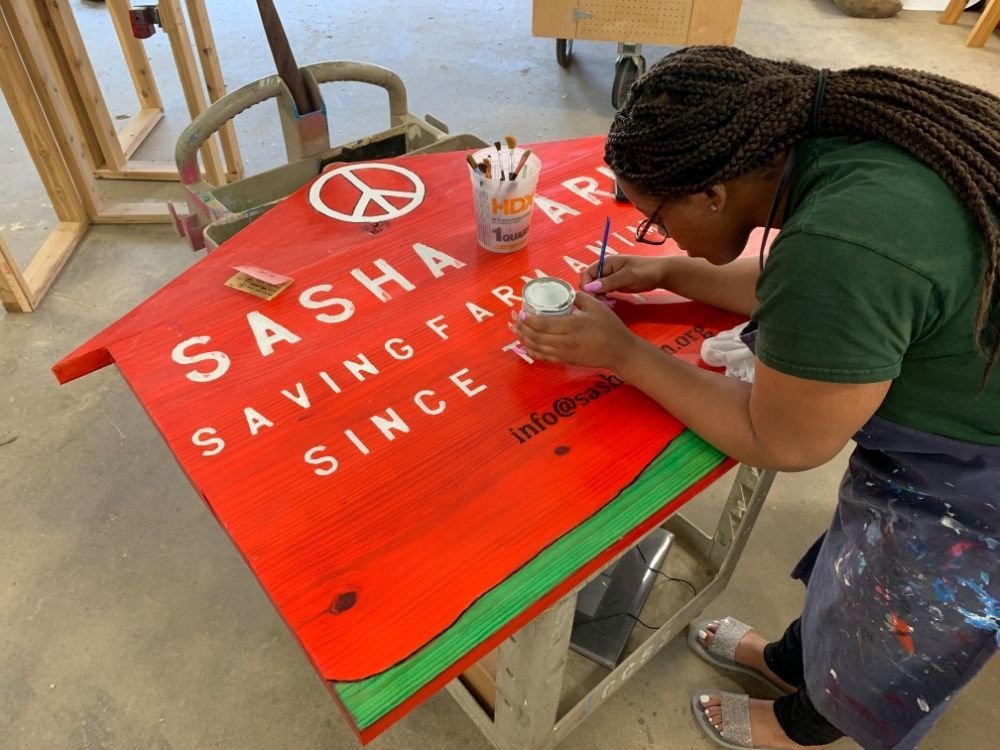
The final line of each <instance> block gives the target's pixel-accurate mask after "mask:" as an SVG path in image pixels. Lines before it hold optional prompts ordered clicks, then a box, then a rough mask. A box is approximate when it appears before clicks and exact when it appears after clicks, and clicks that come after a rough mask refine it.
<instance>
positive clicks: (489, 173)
mask: <svg viewBox="0 0 1000 750" xmlns="http://www.w3.org/2000/svg"><path fill="white" fill-rule="evenodd" d="M492 165H493V162H491V161H490V160H489V159H483V160H482V161H481V162H479V168H480V169H481V170H482V172H483V174H484V175H485V176H486V179H487V180H489V179H492V178H493V170H492V169H491V167H492Z"/></svg>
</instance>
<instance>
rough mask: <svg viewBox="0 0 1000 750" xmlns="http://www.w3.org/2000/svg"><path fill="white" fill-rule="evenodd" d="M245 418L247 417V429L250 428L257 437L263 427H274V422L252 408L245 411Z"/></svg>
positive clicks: (251, 432)
mask: <svg viewBox="0 0 1000 750" xmlns="http://www.w3.org/2000/svg"><path fill="white" fill-rule="evenodd" d="M243 416H244V417H246V420H247V427H249V428H250V434H251V435H256V434H257V433H258V432H260V428H261V427H274V422H272V421H271V420H270V419H268V418H267V417H265V416H264V415H263V414H261V413H260V412H259V411H257V410H256V409H254V408H253V407H251V406H248V407H247V408H245V409H244V410H243Z"/></svg>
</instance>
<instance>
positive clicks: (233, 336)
mask: <svg viewBox="0 0 1000 750" xmlns="http://www.w3.org/2000/svg"><path fill="white" fill-rule="evenodd" d="M534 148H535V152H536V153H537V154H538V155H539V156H540V158H541V160H542V163H543V169H542V174H541V179H540V182H539V187H538V194H537V196H536V197H535V209H534V211H535V213H534V218H533V223H532V227H531V238H530V241H529V242H528V246H527V247H526V248H525V249H524V250H521V251H519V252H515V253H511V254H507V255H501V254H492V253H489V252H486V251H484V250H482V249H480V248H479V247H478V245H477V243H476V239H475V236H476V233H475V229H474V221H473V216H472V200H471V190H470V180H469V169H468V167H467V165H466V162H465V158H464V154H438V155H430V156H414V157H402V158H398V159H392V160H388V161H384V162H377V163H367V164H351V165H343V164H337V165H332V166H331V167H330V168H329V169H328V170H327V171H326V172H324V173H323V174H322V175H321V176H320V177H318V178H317V179H316V180H315V181H313V182H312V183H310V184H309V185H306V186H305V187H303V188H302V189H301V190H299V191H298V192H296V193H295V194H293V195H292V196H290V197H289V198H288V199H287V200H285V201H284V202H282V203H280V204H278V205H277V206H276V207H275V208H273V209H272V210H270V211H269V212H268V213H267V214H265V215H264V216H263V217H261V218H260V219H258V220H257V221H256V222H254V223H253V224H252V225H250V226H249V227H248V228H247V229H245V230H243V231H242V232H240V233H239V234H237V235H236V236H235V237H233V238H232V239H231V240H229V241H228V242H226V243H224V244H223V245H222V246H221V247H220V248H219V249H218V250H217V251H215V252H214V253H212V254H211V255H209V256H208V257H206V258H204V259H203V260H202V261H200V262H199V263H197V264H195V265H194V266H193V267H192V268H190V269H189V270H188V271H186V272H185V273H183V274H181V275H180V276H179V277H178V278H177V279H175V280H174V281H172V282H171V283H169V284H168V285H167V286H166V287H164V288H163V289H162V290H160V291H159V292H157V293H156V294H154V295H153V296H152V297H151V298H150V299H148V300H147V301H146V302H144V303H142V304H141V305H139V306H138V307H137V308H136V309H135V310H133V311H132V312H130V313H128V314H127V315H126V316H124V317H123V318H122V319H121V320H119V321H118V322H117V323H115V324H114V325H112V326H110V327H109V328H107V329H106V330H104V331H103V332H101V333H99V334H98V335H97V336H95V337H94V338H93V339H92V340H90V341H89V342H87V343H86V344H84V345H83V346H81V347H80V348H79V349H77V350H76V351H74V352H73V353H72V354H70V355H69V356H67V357H66V358H65V359H63V360H62V361H61V362H59V363H58V364H56V365H55V367H54V368H53V369H54V372H55V373H56V376H57V377H58V378H59V380H60V381H61V382H67V381H70V380H72V379H74V378H77V377H79V376H81V375H84V374H87V373H89V372H92V371H94V370H96V369H99V368H101V367H104V366H105V365H108V364H111V363H112V362H114V363H115V364H116V365H117V367H118V369H119V371H120V372H121V374H122V376H123V377H124V379H125V380H126V382H127V383H128V384H129V386H130V387H131V388H132V389H133V391H134V392H135V394H136V396H137V398H138V399H139V400H140V402H141V403H142V405H143V407H144V408H145V409H146V411H147V412H148V414H149V416H150V418H151V419H152V421H153V422H154V424H155V425H156V426H157V428H158V429H159V430H160V432H161V434H162V435H163V437H164V438H165V440H166V441H167V444H168V445H169V447H170V450H171V451H172V452H173V453H174V455H175V456H176V458H177V460H178V462H179V463H180V466H181V467H182V469H183V470H184V471H185V473H186V474H187V475H188V477H189V478H190V480H191V482H192V484H193V485H194V486H195V488H196V489H197V491H198V493H199V494H200V495H201V496H202V498H203V499H204V501H205V502H206V503H207V504H208V506H209V508H210V509H211V510H212V512H213V513H214V514H215V516H216V518H217V520H218V522H219V523H220V524H221V526H222V527H223V528H224V529H225V531H226V533H227V534H228V535H229V536H230V538H231V539H232V541H233V543H234V544H235V545H236V547H237V548H238V550H239V551H240V553H241V554H242V555H243V557H244V559H245V560H246V563H247V565H248V566H249V567H250V569H251V570H252V571H253V573H254V575H255V576H256V578H257V579H258V581H259V582H260V584H261V586H262V587H263V589H264V591H265V592H266V594H267V595H268V596H269V597H270V599H271V601H272V602H273V604H274V606H275V607H276V608H277V610H278V611H279V613H280V614H281V616H282V618H283V619H284V621H285V622H286V623H287V625H288V627H289V628H290V629H291V630H292V632H293V633H294V635H295V636H296V638H297V639H298V640H299V642H300V644H301V645H302V647H303V649H304V650H305V652H306V654H307V655H308V656H309V658H310V660H311V662H312V664H313V665H314V667H315V669H316V670H317V671H318V672H319V674H320V675H321V676H322V678H323V679H324V681H325V682H326V684H327V686H328V687H329V689H330V692H331V694H332V695H333V696H334V698H335V699H336V701H337V702H338V703H339V705H340V706H341V707H342V709H343V711H344V714H345V715H346V717H347V718H348V720H349V721H350V722H351V724H352V726H353V728H354V729H355V731H356V732H357V734H358V735H359V737H360V738H361V740H362V741H363V742H368V741H370V740H371V739H372V738H374V737H376V736H377V735H378V734H380V733H381V732H383V731H384V730H385V729H386V728H387V727H389V726H390V725H391V724H392V723H393V722H395V721H397V720H398V719H399V718H401V717H402V716H404V715H405V714H406V713H407V712H408V711H410V710H412V709H413V708H415V707H416V706H418V705H419V704H420V703H421V702H422V701H424V700H426V698H427V697H429V696H430V695H432V694H433V693H434V692H435V691H437V690H439V689H440V688H442V687H444V686H446V685H447V686H448V688H449V690H450V691H451V692H452V693H453V694H454V695H455V696H456V698H457V699H458V701H459V703H460V704H461V705H462V706H463V708H465V709H466V710H467V711H468V712H469V713H470V715H472V716H473V718H474V719H475V720H476V722H477V724H478V725H479V726H480V727H481V728H482V729H483V731H484V732H485V733H486V734H487V736H488V737H489V739H490V740H491V741H492V742H493V743H494V744H496V745H497V746H499V747H502V748H511V749H513V748H518V749H519V750H520V749H529V750H530V749H531V748H542V747H551V746H553V745H554V744H556V743H557V742H558V741H559V740H561V739H562V738H563V737H564V736H565V735H566V734H567V733H568V732H569V731H570V730H571V729H572V728H573V726H575V725H576V724H578V723H579V722H580V721H581V720H582V719H583V718H584V717H585V716H586V714H587V713H589V712H590V711H591V710H593V708H594V707H596V706H597V705H599V704H600V703H601V702H602V701H603V700H604V699H605V698H607V697H608V696H609V695H610V694H611V693H612V692H614V690H616V689H617V688H618V687H620V686H621V685H622V684H623V683H624V682H625V681H627V680H628V679H629V678H630V677H631V676H632V675H634V674H635V671H636V669H637V667H638V666H639V665H641V664H642V663H644V662H646V661H648V659H649V658H650V657H651V656H652V655H653V654H654V653H655V652H656V651H657V650H658V649H659V648H660V647H662V646H663V645H664V644H665V643H666V642H667V641H668V640H669V639H670V638H671V637H673V636H674V635H675V634H676V633H677V632H678V631H679V630H680V629H681V628H682V627H683V626H684V625H685V624H686V622H687V621H688V620H690V619H691V618H693V617H694V616H696V615H697V614H698V613H699V612H700V611H701V610H702V609H703V608H704V607H705V605H706V604H707V603H708V602H709V601H710V600H711V599H712V598H713V597H714V596H716V595H717V594H718V593H719V592H720V591H721V590H722V589H723V588H724V587H725V585H726V583H727V582H728V580H729V577H730V575H731V573H732V570H733V567H734V565H735V564H736V561H737V559H738V557H739V555H740V553H741V551H742V549H743V545H744V543H745V541H746V538H747V535H748V534H749V531H750V529H751V527H752V525H753V523H754V520H755V518H756V516H757V513H758V512H759V510H760V505H761V503H762V502H763V499H764V496H765V495H766V493H767V489H768V487H769V485H770V481H771V478H772V475H771V474H770V473H768V472H758V471H756V470H754V469H751V468H749V467H740V468H739V470H738V471H737V473H736V481H735V484H734V486H733V490H732V492H731V493H730V495H729V499H728V501H727V502H726V504H725V508H724V510H723V513H722V515H721V517H720V519H719V523H718V525H717V528H715V529H714V530H713V531H712V532H711V533H710V534H704V533H703V532H701V531H700V530H699V529H698V528H697V527H695V526H694V525H693V524H691V523H690V522H688V521H687V520H685V519H684V518H683V517H682V516H681V515H680V514H678V513H676V511H677V510H678V509H679V508H680V507H681V505H683V504H684V503H685V502H687V501H688V500H689V499H690V498H692V497H694V496H695V495H696V494H697V493H698V492H699V491H700V490H702V489H703V488H704V487H706V486H707V485H708V484H710V483H711V482H713V481H714V480H716V479H717V478H719V477H720V476H722V475H723V474H724V473H725V472H727V471H729V470H730V469H731V468H733V466H734V463H733V462H732V461H731V460H730V459H727V458H726V457H725V456H723V455H722V454H721V453H719V452H718V451H717V450H715V449H714V448H712V447H711V446H709V445H708V444H706V443H705V442H704V441H702V440H701V439H700V438H698V437H697V436H696V435H694V434H693V433H691V432H690V431H688V430H686V429H684V427H683V426H682V425H681V424H679V423H678V422H677V421H676V420H675V419H673V417H671V416H670V415H669V414H667V413H666V412H665V411H663V410H662V409H661V408H659V407H658V406H657V405H656V404H655V403H653V402H652V401H651V400H649V399H648V398H647V397H646V396H645V395H643V394H642V393H640V392H639V391H637V390H635V389H634V388H632V387H630V386H629V385H628V384H626V383H624V382H623V381H622V380H621V379H619V378H617V377H616V376H614V375H612V374H610V373H602V372H595V371H592V370H586V369H582V368H570V367H564V366H557V365H552V364H546V363H540V362H534V363H531V362H529V361H528V358H526V357H525V356H524V355H523V354H522V353H519V352H518V350H517V349H515V343H516V342H515V339H514V335H513V334H512V333H511V331H510V329H509V328H508V326H507V322H508V320H509V317H510V314H511V311H512V310H516V309H519V301H520V300H519V296H518V292H519V290H520V288H521V286H522V285H523V283H524V281H525V280H527V279H530V278H533V277H535V276H537V275H550V276H559V277H563V278H566V279H567V280H571V281H575V280H576V278H577V275H578V272H579V269H580V268H582V267H584V266H586V265H588V264H590V263H592V262H593V261H594V259H595V258H596V255H597V254H598V252H599V250H600V237H601V233H602V230H603V224H604V218H605V216H608V215H610V216H611V220H612V234H611V238H610V242H609V252H620V251H628V252H664V251H665V252H673V253H677V252H679V251H678V250H677V248H676V247H674V246H672V244H670V243H668V245H665V246H663V247H661V248H648V247H643V246H642V245H638V246H635V245H634V229H635V224H636V223H637V221H638V220H639V219H640V218H641V217H640V216H639V214H638V213H637V212H636V211H635V209H634V208H632V207H631V206H630V205H628V204H626V203H619V202H616V201H615V200H614V198H613V195H612V192H611V190H612V178H611V173H610V172H609V171H608V170H607V168H606V167H605V166H604V165H603V162H602V139H600V138H586V139H580V140H575V141H567V142H558V143H547V144H539V145H537V146H535V147H534ZM495 210H497V211H503V210H505V208H504V206H503V204H498V205H497V206H496V208H495ZM235 267H240V268H243V269H245V270H246V269H249V271H250V273H251V275H252V276H255V277H258V278H260V277H264V279H265V280H267V279H270V281H272V282H280V281H281V279H280V278H275V277H271V276H270V274H279V275H283V276H285V277H289V278H290V279H291V280H292V281H291V284H290V286H287V287H286V288H284V290H283V291H281V292H280V294H278V295H277V296H275V297H273V298H272V299H270V300H265V299H263V298H258V297H257V296H253V295H252V294H251V293H248V292H247V291H244V290H241V289H236V288H232V287H230V286H227V281H230V280H231V277H233V276H234V275H235V274H236V270H235ZM261 269H263V270H261ZM242 278H243V287H244V288H251V291H255V292H256V293H258V294H264V293H265V292H266V291H267V287H266V285H261V284H259V283H257V282H256V281H252V280H251V281H248V280H247V279H246V277H242ZM615 309H616V312H618V313H619V314H620V315H621V317H622V319H623V320H624V321H625V322H626V323H627V324H628V325H629V326H630V327H631V328H632V329H633V330H635V331H636V332H637V333H639V334H640V335H642V336H645V337H646V338H648V339H650V340H651V341H654V342H656V343H658V344H659V345H661V346H662V347H663V348H664V350H666V351H668V352H670V353H672V354H674V355H675V356H678V357H681V358H683V359H686V360H688V361H691V362H692V363H698V362H699V359H698V351H699V349H700V346H701V342H702V341H703V340H704V339H705V338H706V337H708V336H711V335H712V334H713V333H716V332H718V331H720V330H723V329H725V328H728V327H730V326H732V325H734V324H735V323H737V322H738V319H737V318H735V317H734V316H732V315H730V314H728V313H725V312H722V311H720V310H716V309H713V308H709V307H705V306H702V305H698V304H695V303H692V302H688V301H684V300H680V299H679V298H677V297H675V296H673V295H671V294H668V293H665V292H656V293H650V294H645V295H641V296H640V295H627V296H625V297H623V298H621V299H619V300H618V302H617V304H616V308H615ZM123 460H127V457H125V456H123ZM109 481H113V479H110V480H109ZM661 524H665V525H666V526H667V527H668V528H669V529H670V530H671V531H672V532H673V533H674V534H675V535H676V536H677V539H678V542H679V543H683V544H685V545H687V547H688V549H689V550H693V551H694V553H695V554H697V555H699V556H700V560H701V561H702V562H701V564H702V570H703V571H704V572H705V576H704V578H703V580H702V583H703V584H704V585H703V586H702V588H701V589H700V590H699V591H698V593H697V595H696V596H694V597H693V598H692V599H691V600H690V601H688V602H687V603H686V604H685V605H684V606H683V607H682V608H681V609H679V610H678V611H677V612H676V613H675V614H674V616H673V617H671V618H670V619H669V620H668V621H667V622H666V623H665V624H664V625H663V626H662V627H661V628H660V629H659V630H657V631H656V632H655V633H653V634H652V635H651V636H650V637H649V639H648V640H647V641H646V642H645V643H643V644H642V645H641V646H640V647H639V648H637V649H633V650H632V651H631V653H630V655H627V656H626V657H625V659H624V660H623V661H622V662H621V663H620V665H619V666H618V667H617V669H615V670H614V671H612V672H610V673H609V674H608V675H607V677H606V678H605V679H604V680H603V681H602V682H601V683H600V684H599V685H597V686H596V687H595V688H594V690H593V691H592V692H591V693H590V695H589V696H587V697H586V698H585V699H584V700H583V701H581V702H580V703H579V704H578V705H577V706H576V707H575V708H571V709H569V710H566V711H563V712H562V715H561V716H560V715H559V713H560V712H559V691H560V689H561V686H562V672H563V668H564V666H565V663H566V658H567V657H566V646H567V643H568V640H569V633H570V625H571V623H572V619H573V602H574V599H575V592H576V591H577V590H578V589H579V588H580V587H581V586H582V585H583V584H584V583H585V582H586V581H587V580H589V579H591V578H592V577H593V576H595V575H596V574H598V573H599V572H600V571H601V570H602V569H604V568H605V567H606V566H607V565H608V564H609V563H611V562H613V561H614V560H615V559H616V558H617V557H618V556H620V555H621V554H622V553H623V552H625V551H626V550H628V549H629V548H630V547H632V546H634V545H635V544H636V543H637V542H638V541H639V540H641V539H642V538H643V537H644V536H646V535H647V534H648V533H650V532H651V531H652V530H654V529H655V528H657V527H658V526H660V525H661ZM501 644H502V646H501ZM498 646H499V647H500V648H499V652H498V667H497V671H496V701H495V706H486V707H485V708H484V707H483V704H482V701H478V700H476V699H475V698H474V697H473V695H472V694H471V693H470V692H469V691H468V689H467V687H466V684H465V683H463V682H461V681H459V680H456V677H458V676H459V675H461V674H462V673H463V672H464V671H465V670H467V669H469V668H470V667H471V666H473V665H474V664H476V663H477V662H478V661H479V660H480V659H481V658H482V657H483V656H484V655H486V654H488V653H491V652H492V651H493V650H494V649H496V648H497V647H498Z"/></svg>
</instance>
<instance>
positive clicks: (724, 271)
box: [662, 257, 760, 317]
mask: <svg viewBox="0 0 1000 750" xmlns="http://www.w3.org/2000/svg"><path fill="white" fill-rule="evenodd" d="M759 275H760V264H759V261H758V259H757V258H738V259H737V260H734V261H733V262H732V263H727V264H726V265H724V266H714V265H712V264H711V263H709V262H708V261H706V260H702V259H701V258H680V257H669V258H664V259H663V273H662V283H663V286H664V288H666V289H669V290H671V291H672V292H675V293H677V294H679V295H680V296H682V297H687V298H688V299H692V300H695V301H697V302H704V303H705V304H708V305H713V306H715V307H719V308H721V309H723V310H729V311H730V312H735V313H739V314H740V315H745V316H747V317H749V316H750V313H752V312H753V311H754V310H755V309H756V307H757V295H756V292H755V289H756V286H757V278H758V276H759Z"/></svg>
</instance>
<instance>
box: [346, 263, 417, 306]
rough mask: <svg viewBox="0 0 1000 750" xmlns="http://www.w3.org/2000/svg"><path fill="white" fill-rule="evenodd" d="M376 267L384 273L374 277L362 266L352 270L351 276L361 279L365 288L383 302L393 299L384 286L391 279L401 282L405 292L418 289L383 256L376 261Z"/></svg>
mask: <svg viewBox="0 0 1000 750" xmlns="http://www.w3.org/2000/svg"><path fill="white" fill-rule="evenodd" d="M375 267H376V268H378V270H380V271H381V272H382V275H381V276H376V277H375V278H374V279H372V278H370V277H368V276H367V275H366V274H365V272H364V271H362V270H361V269H360V268H355V269H354V270H353V271H351V276H353V277H354V278H356V279H357V280H358V281H360V282H361V284H362V286H364V287H365V289H367V290H368V291H369V292H371V293H372V294H374V295H375V296H376V297H378V299H379V300H381V301H382V302H388V301H389V300H391V299H392V295H391V294H389V292H387V291H385V290H384V289H383V288H382V287H383V286H384V285H386V284H388V283H389V282H390V281H392V282H395V283H397V284H399V285H400V286H401V287H402V288H403V291H405V292H412V291H413V290H414V289H416V287H415V286H413V284H412V282H410V280H409V279H407V278H406V277H405V276H403V274H401V273H400V272H399V271H397V270H396V269H395V268H393V267H392V266H390V265H389V264H388V263H386V262H385V261H384V260H383V259H382V258H379V259H378V260H376V261H375Z"/></svg>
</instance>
